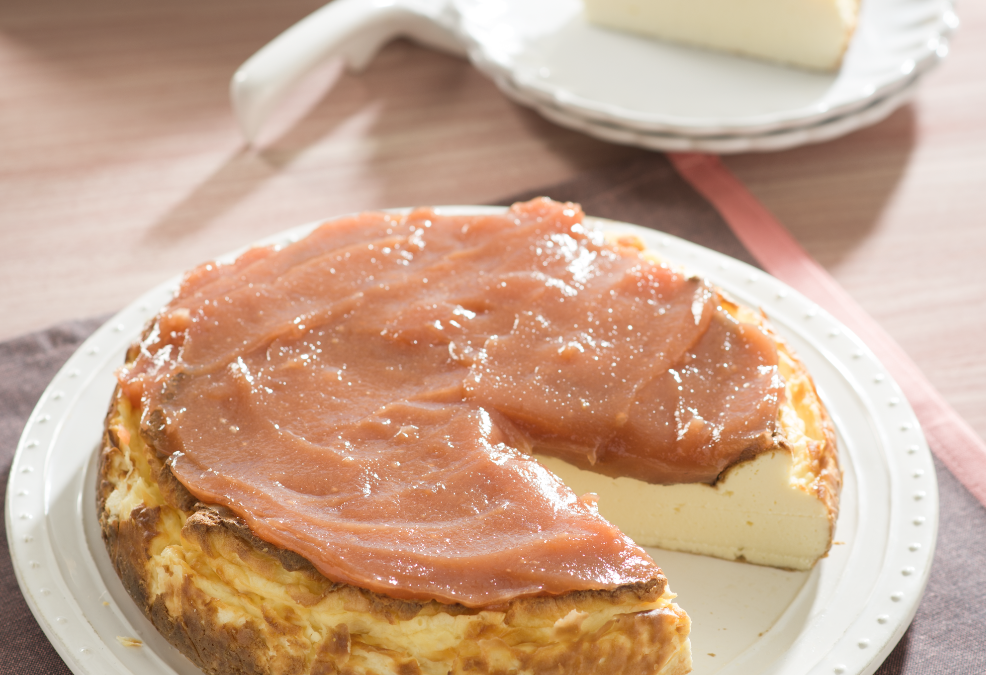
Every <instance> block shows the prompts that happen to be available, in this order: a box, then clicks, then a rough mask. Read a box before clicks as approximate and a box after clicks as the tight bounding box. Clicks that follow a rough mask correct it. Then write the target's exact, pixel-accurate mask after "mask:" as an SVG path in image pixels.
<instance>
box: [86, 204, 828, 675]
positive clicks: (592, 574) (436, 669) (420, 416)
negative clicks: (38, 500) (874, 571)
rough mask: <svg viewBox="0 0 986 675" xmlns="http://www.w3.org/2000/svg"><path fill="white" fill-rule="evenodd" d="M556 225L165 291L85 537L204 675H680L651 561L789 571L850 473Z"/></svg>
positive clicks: (407, 241)
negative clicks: (677, 557)
mask: <svg viewBox="0 0 986 675" xmlns="http://www.w3.org/2000/svg"><path fill="white" fill-rule="evenodd" d="M584 220H585V219H584V217H583V214H582V213H581V209H579V207H578V206H577V205H574V204H559V203H555V202H551V201H550V200H544V199H539V200H533V201H531V202H528V203H524V204H516V205H514V206H513V207H512V208H511V209H509V210H508V211H506V212H505V213H502V214H495V215H488V214H487V215H479V216H446V215H442V214H440V213H436V212H435V211H433V210H430V209H417V210H414V211H412V212H410V213H406V214H389V213H369V214H360V215H358V216H354V217H350V218H346V219H340V220H338V221H334V222H330V223H327V224H325V225H323V226H321V227H320V228H317V229H316V230H315V231H314V232H313V233H312V234H311V235H309V236H308V237H307V238H305V239H303V240H301V241H299V242H297V243H294V244H291V245H288V246H285V247H266V248H256V249H251V250H250V251H248V252H247V253H245V254H243V255H241V256H240V257H239V258H237V259H236V260H235V261H232V262H228V263H209V264H206V265H203V266H201V267H199V268H197V269H195V270H193V271H191V272H190V273H189V274H187V275H186V277H185V279H184V280H183V282H182V284H181V287H180V289H179V291H178V292H177V294H176V296H175V298H174V299H173V300H172V301H171V302H170V303H169V304H168V305H167V306H166V307H165V308H164V309H163V310H162V311H161V312H160V313H159V314H158V315H157V316H156V317H155V318H154V319H153V320H152V321H151V322H150V323H149V324H148V326H147V328H146V330H145V332H144V334H143V335H142V336H141V339H140V340H139V341H138V342H137V343H135V344H134V345H133V346H132V347H131V349H130V350H129V352H128V354H127V360H126V363H125V364H124V366H123V367H122V368H121V370H120V371H119V373H118V386H117V389H116V392H115V394H114V397H113V400H112V401H111V404H110V410H109V413H108V415H107V420H106V425H105V429H106V431H105V435H104V442H103V450H102V452H101V455H100V463H99V472H98V473H99V484H98V489H97V500H98V504H97V507H98V513H99V514H100V523H101V527H102V532H103V538H104V541H105V543H106V546H107V550H108V552H109V554H110V558H111V560H112V562H113V565H114V567H115V568H116V570H117V572H118V573H119V575H120V578H121V580H122V581H123V583H124V586H125V587H126V588H127V590H128V592H129V593H130V595H131V596H132V597H133V598H134V600H135V601H136V602H137V604H138V605H139V606H140V607H141V608H142V609H143V610H144V612H145V613H146V614H147V616H148V617H149V618H150V619H151V621H152V622H153V623H154V625H155V626H156V627H157V628H158V629H159V630H160V631H161V632H162V633H163V634H164V635H165V636H166V637H167V638H168V640H169V641H170V642H171V643H172V644H173V645H175V646H176V647H177V648H178V649H179V650H180V651H182V652H183V653H184V654H185V655H186V656H188V657H189V658H190V659H191V660H192V661H193V662H195V663H196V664H197V665H198V666H199V667H201V668H202V669H203V670H204V671H206V672H209V673H254V672H260V673H275V672H277V673H280V672H298V673H335V672H343V671H345V672H351V673H356V674H359V673H367V674H369V673H400V674H401V675H404V674H407V673H434V674H435V675H439V674H441V675H444V674H445V673H465V672H491V673H492V672H531V673H534V672H549V671H550V672H560V671H565V672H572V673H582V672H585V673H589V672H593V673H598V672H611V673H631V672H632V673H654V674H662V675H672V674H677V673H686V672H688V671H689V669H690V667H691V657H690V641H689V638H688V635H689V626H690V621H689V619H688V616H687V614H686V613H685V612H684V611H683V610H681V609H680V608H679V607H678V606H677V605H676V604H675V602H674V598H675V596H674V594H673V593H672V592H671V590H670V587H669V583H668V580H667V578H666V577H665V576H664V574H663V573H662V572H661V570H660V568H659V567H658V565H657V564H656V562H655V561H654V560H653V559H652V558H651V556H650V554H649V553H648V552H646V551H645V550H643V549H642V548H641V546H653V545H659V546H663V547H666V548H675V549H678V550H685V551H691V552H695V553H700V554H707V555H715V556H719V557H724V558H728V559H736V560H745V561H747V562H753V563H760V564H767V565H773V566H778V567H784V568H790V569H806V568H809V567H811V566H812V565H813V564H815V563H816V562H817V560H818V559H819V558H821V557H823V556H824V555H825V553H826V551H827V550H828V547H829V546H830V545H831V539H832V531H833V528H834V524H835V518H836V514H837V512H838V489H839V483H840V474H839V470H838V464H837V460H836V448H835V439H834V434H833V431H832V427H831V424H830V422H829V421H828V418H827V415H826V414H825V411H824V408H823V407H822V405H821V403H820V401H819V399H818V397H817V394H816V393H815V390H814V387H813V385H812V383H811V379H810V377H809V375H808V373H807V371H806V370H805V368H804V366H803V364H801V363H800V362H799V361H798V360H797V358H796V356H795V355H794V354H793V352H792V351H791V350H790V349H789V348H788V347H787V346H786V345H785V343H784V342H783V340H781V339H780V338H779V337H778V336H777V335H776V333H775V332H774V331H773V330H772V329H771V328H770V326H769V324H768V323H767V321H766V320H765V319H764V317H762V316H761V315H760V314H758V313H756V312H753V311H752V310H749V309H747V308H743V307H741V306H739V305H737V304H735V303H733V302H732V301H731V300H730V299H729V298H728V297H727V296H726V295H725V293H724V292H722V291H721V290H719V289H717V288H715V287H714V286H712V285H711V284H710V283H709V282H707V281H706V280H703V279H701V278H699V277H696V276H694V275H690V274H688V273H687V272H686V271H682V270H679V269H677V268H675V267H674V266H672V265H669V264H668V263H666V262H664V261H661V260H659V259H657V258H655V257H654V256H653V255H652V254H650V253H649V252H647V251H646V250H645V249H644V247H643V245H642V244H641V243H640V241H639V240H636V239H634V238H632V237H619V238H607V237H606V236H605V235H604V234H602V233H600V232H597V231H595V230H593V229H592V228H591V227H589V226H587V225H586V224H585V222H584Z"/></svg>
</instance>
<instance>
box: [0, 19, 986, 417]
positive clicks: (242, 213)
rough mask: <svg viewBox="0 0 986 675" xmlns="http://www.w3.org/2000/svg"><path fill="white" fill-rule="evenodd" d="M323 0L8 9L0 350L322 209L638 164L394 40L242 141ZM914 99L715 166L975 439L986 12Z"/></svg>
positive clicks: (454, 63)
mask: <svg viewBox="0 0 986 675" xmlns="http://www.w3.org/2000/svg"><path fill="white" fill-rule="evenodd" d="M320 4H321V3H320V2H319V1H318V0H285V1H283V2H278V3H271V2H264V1H261V0H235V1H234V0H211V1H210V2H208V3H196V2H192V0H174V1H173V2H168V3H152V2H149V0H75V1H71V0H5V2H4V3H2V4H0V82H2V86H0V340H2V339H5V338H9V337H12V336H14V335H18V334H22V333H25V332H28V331H31V330H37V329H41V328H44V327H46V326H49V325H51V324H53V323H55V322H57V321H61V320H64V319H71V318H78V317H86V316H92V315H95V314H102V313H108V312H111V311H114V310H116V309H119V308H120V307H122V306H124V305H125V304H127V303H128V302H130V301H131V300H133V299H134V298H135V297H136V296H137V295H139V294H140V293H142V292H143V291H145V290H147V289H149V288H150V287H152V286H154V285H155V284H157V283H159V282H160V281H163V280H165V279H167V278H169V277H171V276H173V275H175V274H178V273H180V272H181V271H182V270H184V269H187V268H189V267H191V266H193V265H195V264H197V263H199V262H202V261H203V260H206V259H209V258H211V257H214V256H216V255H218V254H221V253H224V252H226V251H228V250H231V249H233V248H236V247H239V246H242V245H244V244H246V243H248V242H250V241H253V240H255V239H258V238H260V237H262V236H265V235H268V234H272V233H274V232H277V231H280V230H282V229H285V228H286V227H290V226H293V225H296V224H300V223H304V222H308V221H312V220H315V219H319V218H322V217H325V216H329V215H333V214H338V213H343V212H349V211H355V210H361V209H369V208H384V207H391V206H404V205H411V204H439V203H483V202H490V201H495V200H498V199H500V198H502V197H503V196H505V195H509V194H514V193H519V192H523V191H527V190H531V189H535V188H537V187H539V186H545V185H551V184H553V183H557V182H560V181H563V180H567V179H569V178H571V177H573V176H575V175H577V174H579V173H580V172H582V171H584V170H586V169H589V168H595V167H602V166H606V165H609V164H612V163H614V162H620V161H623V160H625V159H629V158H631V157H634V156H637V155H638V154H639V151H637V150H635V149H630V148H623V147H619V146H615V145H609V144H606V143H602V142H599V141H596V140H593V139H590V138H587V137H585V136H582V135H580V134H577V133H574V132H570V131H568V130H565V129H561V128H559V127H556V126H554V125H552V124H550V123H549V122H546V121H544V120H542V119H541V118H539V117H538V116H537V115H535V114H534V113H531V112H529V111H527V110H525V109H522V108H519V107H517V106H515V105H513V104H511V103H509V102H508V101H507V100H506V99H504V98H503V97H502V96H501V95H500V93H499V92H498V91H497V90H496V88H495V87H494V86H493V84H492V83H491V82H490V81H488V80H487V79H486V78H485V77H483V76H482V75H480V74H479V73H478V72H476V71H475V70H474V69H473V68H472V67H470V66H469V65H468V64H467V63H465V62H464V61H461V60H458V59H455V58H452V57H449V56H446V55H442V54H437V53H434V52H430V51H428V50H425V49H422V48H419V47H417V46H415V45H412V44H410V43H406V42H397V43H394V44H392V45H390V46H389V47H387V48H386V49H384V51H383V52H382V53H381V54H380V55H379V56H378V57H377V59H376V60H375V61H374V62H373V63H372V64H371V65H370V67H369V68H368V69H367V70H366V71H365V72H364V73H362V74H360V75H358V76H354V75H350V74H347V73H344V72H342V71H341V69H340V67H339V66H338V65H337V64H328V65H327V66H326V67H325V68H323V69H322V70H320V71H319V72H318V73H315V74H314V75H313V76H312V77H311V78H309V80H308V81H307V82H306V85H305V87H303V88H302V90H301V91H300V93H299V94H298V95H297V96H295V98H294V99H293V100H292V101H291V102H290V103H289V104H288V105H287V106H285V109H284V110H282V111H281V114H280V115H279V117H278V118H277V119H275V120H274V122H273V123H272V124H271V125H270V127H269V128H268V129H267V130H266V131H265V134H264V136H263V137H262V147H261V149H260V150H249V149H246V148H244V146H243V145H242V142H241V139H240V136H239V134H238V132H237V130H236V127H235V123H234V121H233V118H232V114H231V111H230V107H229V104H228V99H227V86H228V81H229V77H230V75H231V74H232V72H233V71H234V70H235V68H236V67H237V66H238V65H239V64H240V63H241V62H242V61H243V60H245V59H246V58H247V57H248V56H249V55H250V54H252V53H253V52H254V51H256V49H258V48H259V47H260V46H262V45H263V44H264V43H266V42H267V41H268V40H269V39H271V38H272V37H273V36H275V35H276V34H278V33H279V32H280V31H281V30H283V29H284V28H286V27H287V26H289V25H290V24H291V23H293V22H294V21H296V20H298V19H299V18H301V17H302V16H304V15H306V14H307V13H309V12H310V11H312V10H314V9H315V8H317V7H318V6H320ZM959 14H960V17H961V19H962V21H963V25H962V27H961V28H960V30H959V33H958V35H957V37H956V39H955V40H954V43H953V49H952V54H951V55H950V56H949V57H948V59H947V61H946V62H945V63H944V65H943V67H941V68H940V69H938V70H937V71H936V72H934V73H932V74H931V75H930V76H928V77H927V78H926V79H925V81H924V82H922V83H921V86H920V88H919V90H918V93H917V96H916V97H915V100H914V101H913V103H911V104H910V105H908V106H907V107H905V108H903V109H902V110H900V111H898V112H897V113H896V114H894V115H893V116H891V117H890V118H889V119H888V120H886V121H885V122H883V123H881V124H879V125H877V126H875V127H872V128H870V129H866V130H863V131H860V132H857V133H855V134H852V135H850V136H848V137H846V138H843V139H839V140H836V141H833V142H830V143H827V144H823V145H818V146H809V147H805V148H800V149H796V150H791V151H787V152H783V153H774V154H763V155H760V154H751V155H744V156H734V157H730V158H728V159H727V164H728V166H729V167H730V168H731V169H732V170H733V171H734V172H735V173H736V174H737V175H738V176H739V177H740V178H741V179H742V180H743V181H744V182H745V183H746V184H747V185H748V186H749V187H750V188H751V189H752V190H753V192H754V193H755V194H756V195H757V196H758V197H759V198H760V199H761V200H762V201H763V202H764V204H765V205H766V206H767V207H768V208H769V209H770V210H772V211H773V212H774V213H775V214H776V215H777V216H778V217H779V218H780V220H781V221H782V222H784V223H785V224H786V225H787V226H788V227H789V228H790V229H791V230H792V232H793V233H794V234H795V236H796V237H797V238H798V239H799V241H801V242H802V244H804V246H805V247H806V248H807V249H808V250H809V252H810V253H812V254H813V255H814V256H815V257H816V258H817V259H818V260H819V261H820V262H821V263H822V264H823V265H824V266H825V267H826V268H827V269H828V270H829V271H830V272H831V273H832V274H833V275H834V276H835V277H836V278H837V279H838V280H839V281H840V282H841V283H842V284H843V285H844V286H845V287H846V288H847V289H848V290H849V292H850V293H851V294H852V295H853V296H854V297H855V298H856V299H857V300H858V301H859V302H860V304H862V305H863V307H864V308H866V309H867V310H868V311H870V312H871V313H872V314H873V316H875V317H876V318H877V320H878V321H880V323H881V324H882V325H883V326H884V327H885V328H886V329H887V330H888V331H889V332H890V333H891V334H892V335H893V336H894V337H895V338H896V339H897V340H898V341H899V342H900V343H901V344H902V345H903V347H904V348H905V349H906V350H907V351H908V352H909V353H910V354H911V356H912V357H913V358H914V360H915V361H916V362H917V363H918V365H919V366H921V367H922V368H923V369H924V370H925V372H926V373H927V374H928V376H929V378H930V379H931V380H932V382H934V383H935V384H936V385H937V386H938V387H939V388H940V389H941V391H942V392H943V393H944V395H945V396H946V397H947V398H948V399H949V400H950V401H951V402H952V404H953V405H954V406H955V407H956V408H957V409H958V410H959V412H960V413H961V414H962V415H963V416H965V418H966V419H967V420H969V421H970V423H972V425H973V426H974V427H975V428H976V430H977V431H978V432H979V433H980V434H982V435H986V386H984V385H983V384H982V383H983V382H984V381H986V357H984V356H983V350H982V348H981V347H980V345H979V342H980V335H982V334H984V333H986V312H983V311H982V306H983V304H984V302H986V265H984V264H983V262H982V260H981V259H982V258H983V254H984V252H986V228H984V227H983V215H982V214H983V213H984V212H986V113H984V112H983V111H986V79H984V78H983V77H982V72H983V70H984V68H986V6H984V5H983V3H963V4H961V5H960V6H959Z"/></svg>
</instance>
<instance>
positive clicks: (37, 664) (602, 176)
mask: <svg viewBox="0 0 986 675" xmlns="http://www.w3.org/2000/svg"><path fill="white" fill-rule="evenodd" d="M537 195H546V196H550V197H552V198H554V199H558V200H568V201H576V202H580V203H581V204H582V205H583V207H584V209H585V211H586V213H589V214H591V215H595V216H601V217H605V218H611V219H614V220H622V221H626V222H632V223H637V224H639V225H644V226H647V227H653V228H656V229H660V230H663V231H665V232H668V233H670V234H674V235H677V236H680V237H683V238H685V239H690V240H692V241H694V242H696V243H698V244H701V245H703V246H707V247H709V248H712V249H715V250H718V251H721V252H723V253H726V254H727V255H731V256H733V257H735V258H739V259H741V260H744V261H746V262H749V263H751V264H756V262H755V261H754V259H753V257H752V256H751V255H750V253H749V252H748V251H747V250H746V249H745V248H744V247H743V246H742V244H740V243H739V241H738V240H737V239H736V237H735V236H734V235H733V233H732V231H731V230H730V229H729V227H728V226H727V225H726V223H725V222H724V221H723V220H722V218H721V217H720V216H719V215H718V213H716V211H715V210H714V209H713V208H712V207H711V206H710V205H709V204H708V203H707V202H706V201H705V200H704V199H703V198H702V197H700V196H699V195H698V194H697V193H695V191H694V190H692V188H691V187H690V186H689V185H688V184H687V183H686V182H685V181H684V180H682V179H681V178H680V177H679V176H678V174H677V173H675V171H674V169H673V168H672V167H671V165H670V164H669V163H668V161H667V160H666V159H665V158H664V157H663V156H660V155H655V154H650V153H641V155H640V157H639V158H638V159H636V160H635V161H634V162H631V163H628V164H624V165H621V166H619V167H613V168H611V169H607V170H603V171H595V172H590V173H587V174H585V175H583V176H580V177H578V178H577V179H575V180H573V181H570V182H568V183H564V184H562V185H557V186H552V187H546V188H541V189H539V190H534V191H532V192H531V193H529V194H524V195H518V196H517V197H515V198H512V199H510V200H504V201H503V202H502V203H506V204H509V203H511V202H513V201H517V200H519V199H526V198H529V197H532V196H537ZM101 322H102V320H101V319H95V320H89V321H78V322H72V323H67V324H62V325H59V326H55V327H54V328H50V329H48V330H46V331H42V332H40V333H34V334H31V335H26V336H24V337H20V338H17V339H14V340H10V341H8V342H5V343H0V480H2V485H0V497H2V498H4V499H5V498H6V489H7V479H8V477H9V473H10V464H11V460H12V458H13V454H14V449H15V447H16V445H17V439H18V437H19V436H20V433H21V431H22V429H23V428H24V424H25V423H26V421H27V418H28V415H29V414H30V412H31V409H32V408H33V407H34V405H35V403H36V402H37V400H38V399H39V397H40V396H41V393H42V392H43V390H44V388H45V386H46V385H47V384H48V382H49V381H50V380H51V378H52V377H53V376H54V375H55V373H56V372H57V370H58V368H59V367H60V366H61V365H62V364H63V363H64V362H65V361H66V360H67V359H68V357H69V356H70V355H71V354H72V353H73V352H74V351H75V349H76V348H77V347H78V346H79V345H80V344H81V343H82V341H83V340H84V339H85V338H86V337H87V336H88V335H89V334H90V333H91V332H92V331H93V330H95V329H96V327H98V326H99V325H100V323H101ZM935 466H936V468H937V471H938V483H939V490H940V499H941V528H940V532H939V539H938V548H937V551H936V553H935V560H934V564H933V566H932V571H931V581H930V582H929V584H928V590H927V592H926V594H925V597H924V599H923V601H922V602H921V605H920V607H919V608H918V612H917V615H916V617H915V619H914V622H913V624H912V625H911V627H910V628H909V629H908V631H907V632H906V633H905V634H904V637H903V639H902V640H901V641H900V643H899V644H898V645H897V648H896V649H894V651H893V652H892V653H891V655H890V656H889V658H888V659H887V661H886V662H885V663H884V664H883V665H882V666H881V667H880V669H879V670H878V671H877V673H878V675H900V674H902V673H906V674H907V675H914V674H918V673H920V674H928V675H931V674H937V673H986V508H983V506H982V505H980V504H979V502H978V501H976V499H975V498H973V497H972V495H970V494H969V492H967V491H966V490H965V488H963V487H962V485H961V484H960V483H959V482H958V481H957V480H956V479H955V477H954V476H952V474H951V473H949V471H948V470H947V469H946V468H945V467H944V466H943V465H942V464H941V463H940V462H938V461H937V460H936V462H935ZM4 503H6V501H5V502H4ZM3 528H4V535H6V527H5V526H3ZM4 540H6V536H4ZM0 588H2V590H0V674H3V675H6V674H8V673H9V674H11V675H42V674H43V675H56V674H58V675H65V674H67V673H69V672H70V671H69V670H68V668H67V667H66V666H65V664H64V663H63V662H62V661H61V659H60V658H59V657H58V655H57V654H56V653H55V650H54V649H53V648H52V646H51V644H50V643H49V642H48V640H47V639H46V638H45V636H44V634H43V633H42V631H41V629H40V628H39V626H38V624H37V622H36V621H35V620H34V617H33V616H32V615H31V612H30V610H29V609H28V607H27V605H26V603H25V601H24V598H23V596H22V595H21V593H20V590H19V589H18V587H17V581H16V579H15V578H14V572H13V569H12V567H11V560H10V554H9V552H8V550H7V548H6V546H4V547H3V551H2V552H0Z"/></svg>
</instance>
